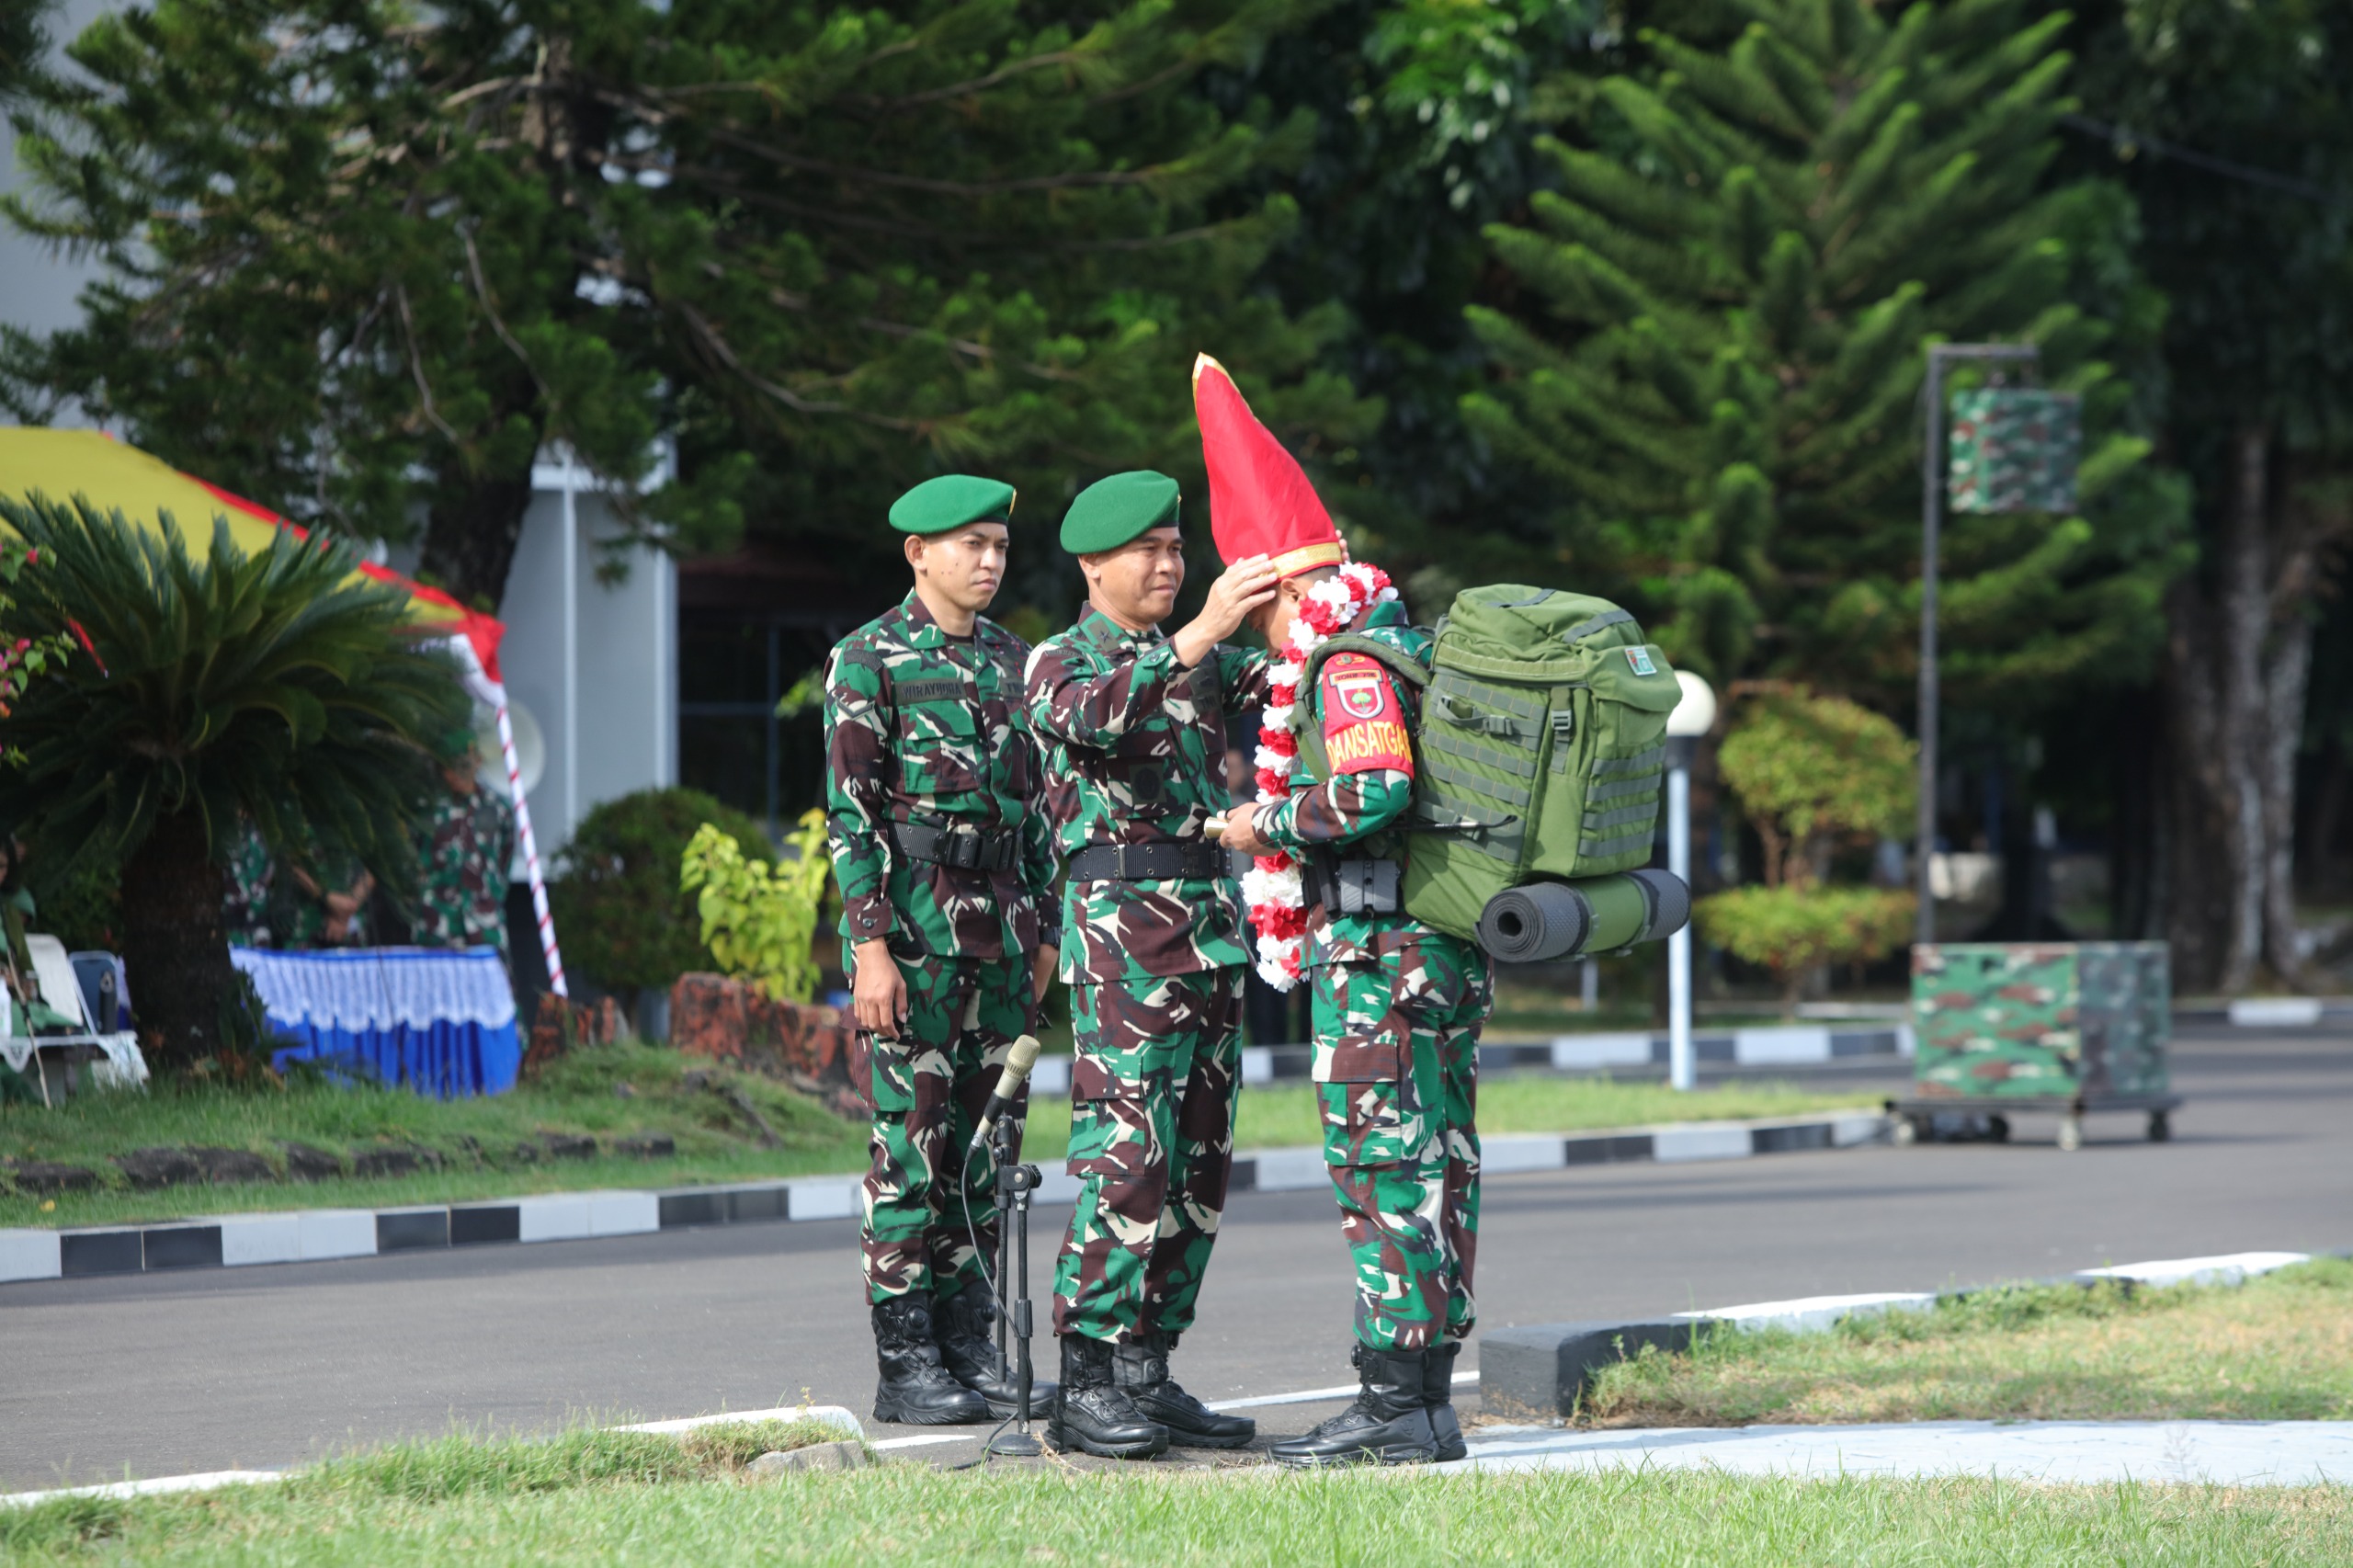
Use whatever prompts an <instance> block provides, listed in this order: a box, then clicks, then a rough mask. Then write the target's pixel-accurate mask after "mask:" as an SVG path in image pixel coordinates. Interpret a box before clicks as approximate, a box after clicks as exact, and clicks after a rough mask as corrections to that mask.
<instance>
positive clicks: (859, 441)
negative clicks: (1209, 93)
mask: <svg viewBox="0 0 2353 1568" xmlns="http://www.w3.org/2000/svg"><path fill="white" fill-rule="evenodd" d="M1317 3H1318V0H1190V3H1188V4H1178V5H1167V4H1163V3H1161V0H1098V3H1096V4H1091V5H1086V6H1064V7H1058V8H1056V9H1055V11H1054V12H1053V13H1052V14H1051V15H1050V16H1047V17H1032V16H1030V15H1029V14H1027V13H1025V12H1024V11H1022V10H1020V9H1017V7H1016V6H1012V5H1010V4H1007V3H1006V0H951V3H948V4H937V3H934V4H900V5H892V6H875V7H866V8H858V7H851V6H841V5H813V6H774V5H770V4H753V3H751V0H679V3H677V4H675V5H656V4H652V3H647V0H449V4H446V5H441V6H435V7H431V8H429V9H427V10H425V11H421V12H420V11H418V10H417V9H415V7H413V6H407V5H405V4H400V3H397V0H162V3H161V4H159V5H158V6H156V7H155V8H154V9H153V10H152V11H148V10H128V11H124V12H120V13H118V14H115V15H111V16H109V17H106V18H103V19H102V20H101V21H99V22H98V23H97V24H96V25H94V26H93V27H92V28H90V29H89V30H88V31H86V32H85V34H84V35H83V36H82V37H81V38H80V39H79V40H76V42H75V43H74V46H73V50H72V54H73V58H74V62H75V63H76V65H77V66H78V67H79V71H78V72H77V73H74V74H57V75H54V76H52V77H50V78H48V79H47V80H45V81H43V82H41V83H40V84H39V85H38V97H37V101H36V102H35V103H34V105H33V106H32V107H31V108H29V109H27V110H25V111H22V112H21V113H20V115H19V125H20V129H21V131H22V135H23V140H22V142H20V145H21V146H22V148H23V149H24V153H25V156H26V158H27V161H28V164H29V165H30V166H31V168H32V170H33V172H34V173H35V175H36V176H37V177H38V180H39V185H40V190H39V194H38V195H37V197H36V198H35V199H30V200H20V201H16V202H13V203H11V204H10V206H9V209H8V216H9V217H10V218H11V219H12V220H13V221H15V222H17V224H18V225H19V226H21V227H25V228H27V229H28V230H30V231H31V232H34V233H40V234H42V235H45V236H48V237H50V238H51V239H54V240H56V241H58V242H60V243H62V244H69V245H76V246H82V247H85V248H89V249H93V250H95V251H96V252H97V254H99V255H100V256H101V257H102V258H103V260H104V261H105V263H106V264H107V272H106V276H105V277H104V278H103V279H102V280H101V281H100V282H99V283H98V284H97V285H96V286H95V287H94V288H93V289H92V290H90V291H89V292H88V294H87V295H86V296H85V301H84V302H85V313H86V320H85V324H83V325H82V326H80V327H79V328H77V329H74V330H72V331H68V332H64V333H61V334H59V335H55V336H53V337H51V338H50V339H48V340H46V341H40V342H36V341H32V340H29V339H28V338H26V337H24V336H22V335H10V336H8V337H7V338H6V341H5V345H0V388H5V389H6V392H8V395H9V399H10V401H11V403H13V404H14V405H15V406H16V407H17V410H18V411H19V413H20V414H21V415H26V416H28V417H42V416H46V415H48V414H50V413H51V412H52V411H54V410H55V409H56V408H58V407H59V406H61V405H63V404H69V403H78V404H79V405H81V407H82V408H83V409H84V410H85V411H86V412H87V413H90V414H93V415H97V416H99V417H102V418H106V419H108V420H109V421H110V422H116V423H119V426H121V427H122V428H123V429H124V431H125V433H126V434H127V435H129V436H130V437H131V438H133V439H135V440H138V441H140V442H142V444H145V445H148V446H150V447H152V448H153V449H155V450H156V451H157V452H158V453H159V455H161V456H163V457H165V458H166V459H167V460H172V461H175V462H178V463H181V464H183V465H185V466H187V467H189V468H191V469H193V470H195V471H197V472H202V473H205V474H207V475H208V476H210V477H212V478H214V479H216V480H217V481H219V482H221V483H225V484H228V485H230V486H231V487H233V488H235V489H237V490H240V491H242V492H244V493H245V494H251V495H253V496H254V497H255V498H256V499H257V500H260V501H262V502H264V503H266V504H267V505H270V506H276V507H278V508H279V509H280V510H282V511H285V512H287V513H289V514H290V515H291V516H293V517H297V518H299V519H302V520H305V521H316V522H320V523H324V524H327V525H329V526H332V527H334V528H337V529H339V530H340V531H343V532H346V533H348V534H354V535H360V536H368V535H382V536H388V537H393V538H399V537H402V536H403V535H404V534H405V533H407V532H408V531H409V530H410V527H411V518H412V516H413V514H415V512H417V511H419V510H421V511H422V513H423V536H424V537H423V544H424V551H423V562H422V564H423V569H424V574H426V575H427V576H429V577H431V578H433V579H435V580H437V581H438V582H441V583H443V584H445V585H449V586H450V587H452V588H454V589H455V590H456V591H458V592H459V593H460V595H461V596H462V597H467V598H470V599H474V600H477V601H486V602H489V603H493V604H494V603H496V602H497V601H498V599H499V598H500V597H501V596H502V594H503V590H504V587H505V582H506V571H507V568H508V565H509V563H510V562H511V561H512V557H513V552H514V548H515V543H516V540H517V537H518V534H519V530H520V526H521V518H522V513H523V509H524V507H525V506H526V505H528V502H529V471H530V466H531V463H532V460H533V458H534V456H535V454H536V453H538V452H539V451H540V449H542V448H543V447H544V446H545V445H547V444H548V443H551V442H561V443H563V444H565V445H567V446H569V447H570V448H571V449H574V451H576V452H577V453H578V454H579V455H580V456H581V457H582V459H583V460H585V462H587V463H588V464H589V466H590V467H592V468H593V469H595V470H596V471H597V472H599V473H600V474H602V475H603V476H604V477H605V478H607V479H608V480H609V481H612V482H614V483H617V484H619V485H620V486H621V487H622V488H623V489H624V491H625V492H626V491H627V490H628V489H629V487H631V486H632V485H634V484H635V483H637V482H638V480H639V479H640V477H641V475H642V474H643V472H645V470H646V466H647V459H648V454H649V449H650V448H651V447H652V446H653V444H654V441H655V439H656V438H657V437H660V436H662V435H664V434H671V435H675V436H676V438H677V440H678V443H679V446H680V448H681V455H682V459H683V468H684V471H685V476H686V477H685V479H684V480H683V481H682V482H681V483H678V484H676V485H674V486H672V487H670V488H669V489H668V490H666V491H665V492H661V493H658V494H653V495H650V496H645V497H642V499H640V500H639V501H637V502H636V503H635V504H633V505H632V506H631V507H630V509H629V510H630V516H631V518H632V519H633V520H634V521H635V522H636V523H637V525H638V527H639V529H640V533H641V536H642V537H646V538H651V539H654V540H660V541H663V542H665V543H672V544H677V545H683V546H691V545H694V544H697V543H709V542H711V541H713V540H717V539H719V538H722V537H723V536H724V535H725V533H726V532H727V531H728V530H729V528H731V527H732V526H733V525H734V524H736V523H738V522H739V521H740V519H741V517H742V516H743V515H744V512H745V510H746V509H749V510H751V511H754V512H756V513H757V514H759V515H761V516H763V517H781V518H785V519H789V520H790V526H791V527H793V528H801V529H804V530H814V531H817V532H819V533H822V534H824V535H825V536H827V537H829V538H833V539H835V540H845V539H847V540H858V541H861V542H862V541H863V540H866V539H868V538H870V537H871V536H872V535H873V534H874V533H875V532H876V530H875V528H874V526H873V525H874V522H875V520H876V518H877V517H879V515H880V506H881V503H883V502H885V501H887V499H888V498H889V496H890V494H892V493H893V491H894V490H895V489H897V488H900V487H903V486H904V485H905V484H906V483H912V482H913V481H914V480H915V479H919V478H922V477H925V476H926V474H928V473H930V472H938V471H939V470H940V469H943V468H950V467H964V466H976V467H993V468H998V469H1009V470H1011V471H1012V472H1011V473H1010V474H1009V477H1017V478H1024V479H1028V480H1029V481H1031V482H1032V483H1033V485H1035V484H1042V483H1045V482H1047V481H1048V480H1049V479H1051V482H1052V483H1053V484H1054V485H1060V484H1063V483H1067V482H1068V481H1069V480H1070V479H1071V478H1072V477H1073V476H1074V475H1075V476H1077V477H1078V478H1079V479H1080V480H1081V481H1082V482H1083V480H1084V479H1088V478H1092V477H1095V476H1096V474H1097V473H1098V472H1101V470H1103V469H1104V468H1108V467H1115V466H1120V464H1122V463H1124V462H1128V461H1131V460H1138V459H1140V458H1150V457H1154V456H1158V455H1161V454H1163V453H1166V452H1169V451H1173V450H1177V449H1180V443H1179V440H1178V437H1179V435H1180V433H1181V432H1184V431H1187V430H1188V428H1189V403H1188V397H1187V388H1188V381H1187V378H1186V375H1185V366H1186V364H1187V363H1188V360H1189V357H1190V355H1191V354H1192V353H1193V352H1194V351H1195V350H1196V349H1197V348H1200V347H1211V346H1216V347H1222V348H1223V349H1224V350H1225V351H1226V352H1227V353H1228V354H1229V355H1230V356H1231V357H1233V358H1235V359H1237V360H1239V361H1240V362H1241V364H1242V366H1243V368H1244V369H1245V370H1247V371H1250V372H1254V373H1256V375H1258V376H1261V377H1267V376H1271V377H1275V378H1279V380H1281V381H1284V382H1285V383H1287V385H1286V388H1285V392H1284V394H1283V395H1282V396H1279V397H1276V398H1274V399H1272V400H1271V401H1272V403H1273V404H1274V406H1275V407H1276V409H1277V411H1278V414H1279V416H1281V417H1284V418H1286V419H1288V420H1291V421H1295V422H1304V423H1305V424H1307V425H1309V426H1316V425H1336V426H1342V427H1359V428H1360V427H1361V426H1362V425H1363V424H1364V421H1365V417H1366V415H1367V414H1368V413H1377V410H1368V409H1367V408H1365V407H1364V406H1362V405H1360V404H1359V403H1358V402H1357V400H1356V399H1355V398H1354V396H1353V394H1352V393H1351V392H1350V391H1349V389H1348V388H1347V385H1346V383H1345V382H1344V381H1340V380H1339V379H1338V378H1336V377H1334V376H1331V375H1328V374H1325V375H1321V376H1316V375H1310V374H1305V373H1304V372H1305V369H1306V367H1307V364H1308V361H1309V359H1310V358H1312V357H1313V353H1314V351H1315V349H1316V347H1317V346H1318V345H1319V344H1320V342H1321V341H1322V340H1323V338H1324V336H1325V335H1328V334H1329V333H1330V332H1331V331H1332V330H1333V329H1334V328H1335V327H1336V312H1331V311H1326V312H1324V314H1323V315H1322V316H1320V317H1311V318H1307V319H1302V320H1294V319H1292V318H1291V317H1290V316H1287V315H1286V314H1285V313H1284V312H1282V311H1281V310H1280V309H1279V307H1277V306H1276V305H1275V304H1274V303H1273V302H1272V301H1267V300H1265V299H1261V298H1257V297H1255V296H1253V295H1252V294H1251V293H1250V291H1249V290H1247V289H1246V288H1245V286H1244V285H1245V279H1246V278H1247V277H1248V275H1249V273H1250V270H1251V269H1252V268H1253V267H1255V266H1256V262H1257V260H1258V258H1259V257H1260V256H1263V254H1264V253H1265V250H1266V248H1267V245H1268V244H1271V243H1272V242H1273V241H1274V240H1275V239H1277V238H1278V237H1279V235H1280V234H1281V233H1283V232H1284V230H1285V229H1286V227H1287V226H1288V225H1289V224H1290V222H1292V207H1291V204H1290V201H1289V200H1288V199H1287V198H1284V197H1282V196H1280V195H1279V194H1276V195H1271V196H1269V197H1267V199H1265V200H1263V201H1262V202H1260V203H1258V204H1257V205H1256V208H1255V209H1254V210H1249V211H1246V212H1239V213H1224V214H1211V212H1210V211H1209V210H1208V209H1209V206H1210V203H1211V200H1212V199H1213V198H1214V197H1216V196H1217V194H1218V193H1219V192H1221V191H1222V190H1225V189H1226V188H1228V187H1232V186H1233V185H1234V184H1235V183H1236V182H1237V181H1239V180H1241V179H1243V178H1245V176H1249V175H1251V174H1253V173H1255V172H1256V171H1257V170H1259V169H1261V168H1264V167H1267V166H1280V165H1284V164H1285V163H1286V162H1287V161H1295V159H1296V157H1297V155H1298V153H1299V152H1300V150H1301V149H1302V147H1303V144H1304V140H1305V134H1306V132H1307V131H1308V129H1309V127H1308V125H1307V123H1306V122H1305V121H1304V120H1303V119H1296V118H1294V119H1292V120H1290V121H1286V122H1282V123H1267V122H1264V120H1263V119H1253V118H1251V117H1250V116H1249V115H1247V114H1245V115H1240V116H1227V115H1224V114H1222V113H1220V112H1218V111H1217V110H1216V109H1215V108H1212V107H1211V106H1210V105H1208V104H1207V103H1206V102H1205V101H1203V100H1202V99H1201V98H1200V97H1199V95H1197V94H1194V93H1192V92H1191V91H1190V84H1191V83H1192V81H1193V80H1194V79H1195V78H1196V77H1197V76H1198V75H1199V73H1200V72H1201V71H1202V70H1204V69H1205V68H1207V67H1209V66H1210V65H1212V64H1215V63H1219V62H1228V63H1232V62H1240V61H1243V60H1245V59H1246V58H1247V57H1248V56H1249V55H1250V54H1251V53H1252V52H1253V51H1255V50H1256V49H1257V48H1259V47H1260V46H1261V45H1262V43H1263V41H1264V40H1265V39H1266V38H1267V36H1268V35H1269V34H1270V33H1272V32H1274V31H1276V30H1279V29H1280V28H1285V27H1289V26H1292V25H1295V24H1296V22H1297V20H1298V19H1299V18H1301V17H1304V16H1307V15H1311V14H1312V13H1313V9H1314V6H1315V5H1316V4H1317ZM1254 390H1256V389H1254ZM1048 494H1049V497H1051V489H1050V490H1049V492H1048ZM1041 509H1044V510H1053V509H1055V508H1051V505H1050V506H1048V507H1046V508H1041Z"/></svg>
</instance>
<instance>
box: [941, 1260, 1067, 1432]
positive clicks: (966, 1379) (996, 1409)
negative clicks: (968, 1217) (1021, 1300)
mask: <svg viewBox="0 0 2353 1568" xmlns="http://www.w3.org/2000/svg"><path fill="white" fill-rule="evenodd" d="M931 1330H932V1335H933V1337H934V1338H935V1339H937V1340H938V1343H939V1362H940V1365H941V1366H943V1367H946V1368H947V1369H948V1375H949V1377H951V1378H954V1379H955V1380H956V1381H958V1382H960V1383H961V1384H963V1385H964V1386H965V1387H966V1388H968V1389H971V1390H972V1392H974V1393H976V1394H979V1395H980V1396H981V1397H982V1398H983V1399H984V1400H986V1401H988V1403H989V1414H990V1415H994V1416H996V1417H997V1418H998V1419H1000V1420H1002V1419H1003V1418H1005V1417H1006V1416H1008V1415H1016V1414H1017V1411H1016V1410H1015V1408H1014V1407H1015V1406H1016V1405H1017V1404H1018V1403H1020V1400H1021V1388H1020V1383H1019V1381H1018V1380H1017V1379H1016V1377H1015V1376H1014V1370H1013V1369H1012V1368H1011V1367H1008V1366H1006V1361H1005V1358H1004V1357H1003V1356H1000V1355H999V1354H997V1348H996V1302H995V1300H994V1299H992V1298H991V1297H990V1295H989V1290H988V1287H987V1286H985V1285H983V1284H982V1283H981V1282H980V1281H979V1280H977V1279H975V1280H972V1281H971V1282H970V1283H968V1284H966V1285H965V1287H964V1288H963V1289H962V1290H959V1291H957V1292H956V1293H955V1294H954V1295H952V1296H942V1297H941V1298H940V1299H939V1300H938V1301H934V1302H933V1303H932V1309H931ZM1053 1403H1054V1385H1053V1384H1051V1383H1049V1382H1040V1381H1039V1380H1038V1378H1037V1376H1036V1375H1035V1370H1034V1369H1033V1370H1032V1374H1031V1377H1030V1380H1029V1413H1030V1414H1031V1415H1045V1414H1046V1412H1047V1411H1048V1410H1049V1409H1050V1408H1051V1407H1052V1405H1053Z"/></svg>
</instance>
